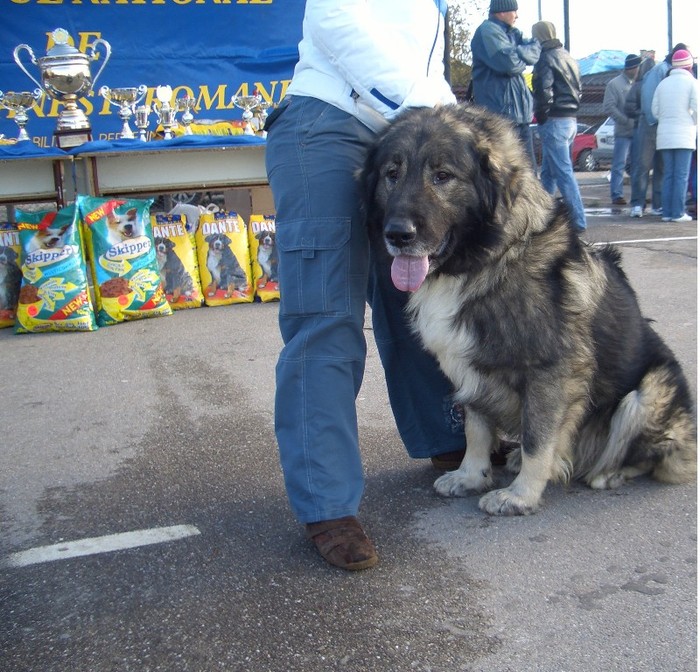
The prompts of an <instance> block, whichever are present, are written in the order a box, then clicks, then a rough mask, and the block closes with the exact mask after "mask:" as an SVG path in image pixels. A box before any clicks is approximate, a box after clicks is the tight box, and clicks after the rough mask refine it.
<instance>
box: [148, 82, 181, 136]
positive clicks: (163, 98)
mask: <svg viewBox="0 0 700 672" xmlns="http://www.w3.org/2000/svg"><path fill="white" fill-rule="evenodd" d="M172 96H173V89H172V87H171V86H158V87H156V98H157V99H158V103H160V105H158V103H153V111H154V112H155V113H156V118H157V119H158V123H159V124H162V125H163V137H164V138H165V140H170V139H171V138H172V137H173V128H175V126H176V125H177V121H176V120H175V116H176V115H177V113H178V109H177V108H176V107H171V105H170V99H171V98H172Z"/></svg>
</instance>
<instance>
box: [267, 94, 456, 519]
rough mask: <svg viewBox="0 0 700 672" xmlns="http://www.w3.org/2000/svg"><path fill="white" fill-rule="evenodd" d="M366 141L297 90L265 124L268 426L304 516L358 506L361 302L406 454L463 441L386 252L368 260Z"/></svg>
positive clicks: (445, 386)
mask: <svg viewBox="0 0 700 672" xmlns="http://www.w3.org/2000/svg"><path fill="white" fill-rule="evenodd" d="M373 138H374V135H373V133H372V132H371V131H370V130H369V129H368V128H366V127H365V126H364V125H363V124H361V123H360V122H358V121H357V120H356V119H355V118H354V117H352V116H351V115H348V114H347V113H345V112H342V111H341V110H339V109H337V108H335V107H333V106H331V105H328V104H326V103H324V102H321V101H319V100H316V99H313V98H306V97H299V96H294V97H292V98H290V99H289V104H288V105H287V107H286V108H285V109H284V111H283V112H282V113H281V115H280V116H279V117H278V118H277V119H276V120H275V121H274V123H273V125H272V127H271V128H270V130H269V132H268V139H267V149H266V165H267V172H268V178H269V182H270V187H271V189H272V193H273V197H274V201H275V208H276V241H277V248H278V254H279V269H278V270H279V282H280V309H279V326H280V331H281V334H282V339H283V341H284V347H283V349H282V352H281V353H280V356H279V360H278V362H277V368H276V383H277V387H276V396H275V432H276V436H277V443H278V446H279V452H280V461H281V465H282V470H283V473H284V479H285V485H286V488H287V494H288V496H289V501H290V504H291V507H292V510H293V511H294V513H295V515H296V516H297V518H298V519H299V521H300V522H303V523H310V522H317V521H321V520H329V519H333V518H340V517H343V516H348V515H356V514H357V511H358V508H359V504H360V499H361V497H362V492H363V489H364V473H363V468H362V462H361V457H360V448H359V438H358V425H357V414H356V408H355V400H356V397H357V395H358V393H359V390H360V386H361V384H362V379H363V375H364V368H365V356H366V342H365V336H364V332H363V327H364V318H365V305H366V300H367V298H369V299H370V303H371V305H372V317H373V323H374V335H375V340H376V343H377V346H378V348H379V351H380V356H381V359H382V364H383V366H384V368H385V374H386V378H387V386H388V391H389V398H390V402H391V406H392V411H393V413H394V418H395V421H396V424H397V427H398V429H399V433H400V435H401V438H402V440H403V442H404V444H405V445H406V449H407V450H408V453H409V454H410V455H411V456H412V457H429V456H430V455H435V454H439V453H443V452H447V451H453V450H459V449H461V448H463V447H464V429H463V423H462V421H461V416H460V414H459V413H456V412H455V410H454V409H453V407H452V401H451V394H452V386H451V385H450V383H449V382H448V381H447V379H446V378H445V377H444V376H443V374H442V373H441V372H440V370H439V367H438V365H437V362H436V361H435V360H434V358H433V357H431V356H430V355H429V354H428V353H427V352H426V351H425V350H423V348H422V347H421V345H420V343H419V342H418V341H417V339H416V338H415V337H414V336H413V335H412V334H411V333H410V332H409V330H408V328H407V324H406V321H405V318H404V314H403V306H404V304H405V302H406V299H407V295H406V294H404V293H402V292H399V291H398V290H396V289H394V287H393V285H391V280H390V278H389V266H388V262H386V260H385V262H384V263H383V264H381V265H380V266H379V267H377V268H375V264H374V263H373V262H372V261H371V260H370V253H369V243H368V237H367V231H366V228H365V224H364V220H363V216H362V214H361V211H360V197H359V185H358V182H357V178H356V172H357V170H358V169H359V168H360V166H361V165H362V163H363V160H364V155H365V150H366V147H367V146H368V144H369V143H370V142H371V141H372V140H373ZM389 422H390V421H389V420H388V419H387V423H389Z"/></svg>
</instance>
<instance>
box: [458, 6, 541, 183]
mask: <svg viewBox="0 0 700 672" xmlns="http://www.w3.org/2000/svg"><path fill="white" fill-rule="evenodd" d="M517 18H518V3H517V2H516V0H491V5H490V6H489V17H488V19H486V20H485V21H484V22H483V23H482V24H481V25H480V26H479V27H478V28H477V29H476V31H475V32H474V37H473V38H472V42H471V50H472V81H471V88H472V91H473V102H474V103H476V104H477V105H481V106H482V107H485V108H487V109H489V110H491V111H492V112H495V113H496V114H500V115H502V116H504V117H507V118H508V119H510V121H512V122H513V124H514V126H515V128H516V131H517V132H518V134H519V135H520V138H521V140H522V141H523V144H524V146H525V151H526V152H527V154H528V156H529V158H530V162H531V164H532V168H533V170H536V169H537V161H536V159H535V148H534V145H533V141H532V130H531V128H530V124H531V123H532V116H533V104H532V94H531V93H530V89H529V88H528V86H527V83H526V82H525V78H524V77H523V74H524V72H525V70H526V68H527V67H528V66H531V65H534V64H535V63H537V60H538V59H539V57H540V51H541V48H540V43H539V42H538V41H537V40H535V39H533V38H529V39H528V38H525V37H524V36H523V34H522V32H520V30H518V29H517V28H515V21H516V19H517Z"/></svg>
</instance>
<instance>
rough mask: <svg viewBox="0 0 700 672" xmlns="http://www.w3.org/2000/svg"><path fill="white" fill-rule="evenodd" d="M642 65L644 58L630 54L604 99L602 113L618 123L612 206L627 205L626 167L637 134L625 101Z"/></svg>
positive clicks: (609, 83)
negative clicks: (624, 191) (625, 192)
mask: <svg viewBox="0 0 700 672" xmlns="http://www.w3.org/2000/svg"><path fill="white" fill-rule="evenodd" d="M641 62H642V58H641V56H637V55H636V54H628V56H627V57H626V58H625V69H624V72H621V73H620V74H619V75H618V76H617V77H615V78H613V79H611V80H610V81H609V82H608V83H607V85H606V87H605V93H604V95H603V112H604V113H605V114H606V115H607V116H608V117H612V118H613V120H614V121H615V144H614V145H613V158H612V166H611V168H610V198H611V200H612V204H613V205H627V201H626V200H625V197H624V195H623V186H624V177H625V166H626V165H627V161H628V159H629V153H630V147H631V146H632V134H633V133H634V120H632V119H630V118H629V117H628V116H627V115H626V114H625V100H626V99H627V94H628V93H629V90H630V89H631V88H632V83H633V82H634V80H635V78H636V76H637V70H638V69H639V66H640V64H641Z"/></svg>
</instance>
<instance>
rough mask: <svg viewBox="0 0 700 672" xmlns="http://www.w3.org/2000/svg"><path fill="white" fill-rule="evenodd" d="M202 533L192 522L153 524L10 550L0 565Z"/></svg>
mask: <svg viewBox="0 0 700 672" xmlns="http://www.w3.org/2000/svg"><path fill="white" fill-rule="evenodd" d="M198 534H201V532H200V531H199V530H198V529H197V528H196V527H195V526H194V525H173V526H171V527H154V528H151V529H150V530H134V531H133V532H123V533H121V534H109V535H107V536H104V537H90V538H88V539H79V540H77V541H66V542H64V543H61V544H53V545H51V546H37V547H36V548H30V549H29V550H27V551H20V552H19V553H13V554H12V555H9V556H7V557H6V558H5V560H4V561H3V562H2V563H1V565H0V566H3V567H26V566H28V565H36V564H39V563H42V562H53V561H55V560H65V559H66V558H77V557H80V556H83V555H95V554H97V553H110V552H112V551H121V550H124V549H126V548H137V547H139V546H148V545H149V544H162V543H163V542H166V541H176V540H177V539H184V538H185V537H192V536H195V535H198Z"/></svg>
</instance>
